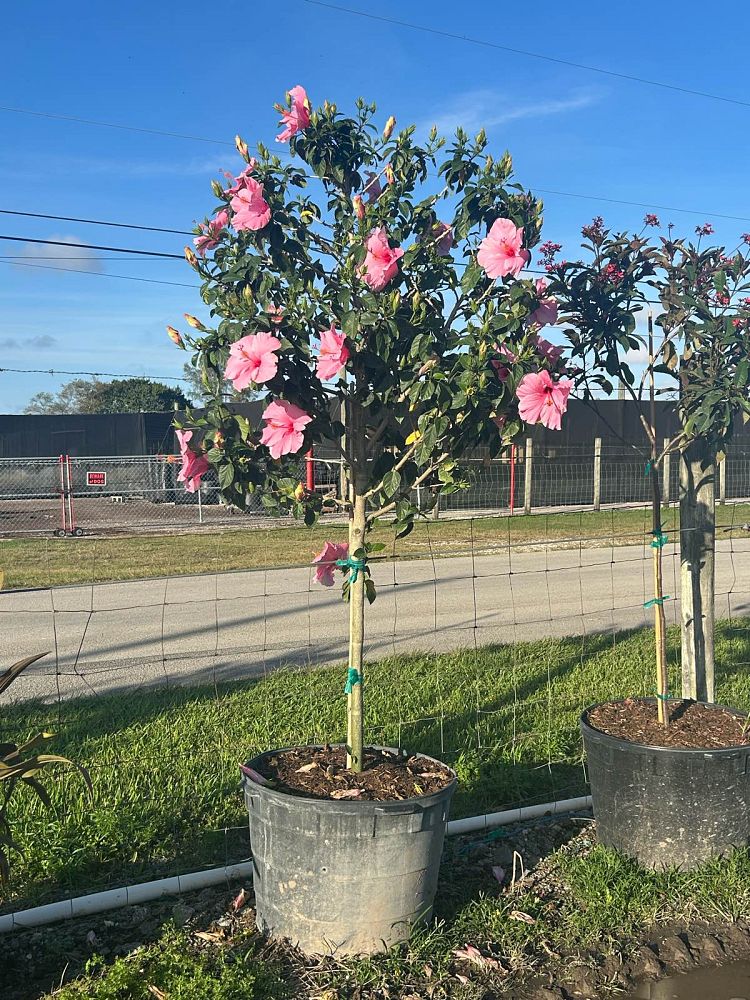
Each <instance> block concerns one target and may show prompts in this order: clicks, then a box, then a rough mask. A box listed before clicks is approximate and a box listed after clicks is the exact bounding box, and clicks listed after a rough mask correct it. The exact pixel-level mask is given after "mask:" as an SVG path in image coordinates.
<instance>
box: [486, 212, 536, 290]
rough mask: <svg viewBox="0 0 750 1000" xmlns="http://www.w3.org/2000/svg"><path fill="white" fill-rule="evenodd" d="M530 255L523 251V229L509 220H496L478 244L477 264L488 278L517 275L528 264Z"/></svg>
mask: <svg viewBox="0 0 750 1000" xmlns="http://www.w3.org/2000/svg"><path fill="white" fill-rule="evenodd" d="M530 258H531V254H530V253H529V251H528V250H524V249H523V229H522V228H521V227H520V226H516V225H515V224H514V223H513V222H511V220H510V219H496V220H495V222H493V223H492V228H491V229H490V231H489V233H487V236H486V237H485V238H484V239H483V240H482V242H481V243H480V244H479V252H478V253H477V262H478V263H479V264H480V265H481V266H482V267H483V268H484V270H485V272H486V273H487V276H488V277H490V278H504V277H505V275H506V274H512V275H513V276H515V275H517V274H518V272H519V271H520V270H521V269H522V268H523V267H524V266H525V265H526V264H528V262H529V260H530Z"/></svg>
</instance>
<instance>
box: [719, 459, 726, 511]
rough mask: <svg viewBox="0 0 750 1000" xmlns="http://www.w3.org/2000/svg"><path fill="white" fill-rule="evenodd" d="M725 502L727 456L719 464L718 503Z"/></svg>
mask: <svg viewBox="0 0 750 1000" xmlns="http://www.w3.org/2000/svg"><path fill="white" fill-rule="evenodd" d="M726 500H727V455H726V452H724V458H723V459H722V460H721V461H720V462H719V503H726Z"/></svg>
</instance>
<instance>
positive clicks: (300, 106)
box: [276, 86, 310, 142]
mask: <svg viewBox="0 0 750 1000" xmlns="http://www.w3.org/2000/svg"><path fill="white" fill-rule="evenodd" d="M276 109H277V111H279V112H281V121H280V122H279V125H283V126H284V129H283V131H282V132H279V134H278V135H277V136H276V142H286V141H287V139H291V138H292V136H293V135H296V134H297V133H298V132H302V131H303V130H304V129H306V128H307V126H308V125H309V124H310V102H309V100H308V99H307V94H306V93H305V88H304V87H300V86H296V87H292V89H291V90H290V91H289V108H288V109H286V108H282V106H281V105H280V104H277V105H276Z"/></svg>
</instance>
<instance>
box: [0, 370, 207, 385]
mask: <svg viewBox="0 0 750 1000" xmlns="http://www.w3.org/2000/svg"><path fill="white" fill-rule="evenodd" d="M0 372H12V373H13V374H16V375H91V376H92V377H93V378H100V377H101V378H146V379H150V380H152V381H158V380H163V381H168V382H189V381H190V379H188V378H184V377H182V376H180V375H122V374H120V375H118V374H115V373H114V372H66V371H58V370H57V369H53V368H0Z"/></svg>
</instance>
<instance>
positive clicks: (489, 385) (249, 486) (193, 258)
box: [170, 86, 571, 770]
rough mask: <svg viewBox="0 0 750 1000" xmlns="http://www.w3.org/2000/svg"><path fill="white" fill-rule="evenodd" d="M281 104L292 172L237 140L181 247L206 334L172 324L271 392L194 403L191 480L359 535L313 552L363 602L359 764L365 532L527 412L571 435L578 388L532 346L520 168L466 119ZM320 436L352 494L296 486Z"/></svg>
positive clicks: (209, 372)
mask: <svg viewBox="0 0 750 1000" xmlns="http://www.w3.org/2000/svg"><path fill="white" fill-rule="evenodd" d="M279 110H280V112H281V124H282V126H283V128H282V131H281V133H280V134H279V135H278V136H277V141H279V142H283V143H287V142H288V143H289V146H288V153H290V154H291V162H288V160H289V157H288V156H287V150H284V157H283V159H282V158H281V157H277V156H275V155H274V154H273V153H272V152H270V151H269V150H268V149H266V148H265V147H264V146H262V145H259V146H258V150H257V159H256V158H252V157H251V156H250V154H249V150H248V147H247V145H246V144H245V143H244V141H242V140H241V139H239V138H238V140H237V148H238V150H239V152H240V154H241V155H242V156H243V158H244V159H245V161H246V164H247V166H246V167H245V168H244V169H243V170H242V172H241V173H238V175H237V176H232V175H227V177H228V178H229V183H220V182H218V181H215V182H214V183H213V191H214V194H215V195H216V197H217V199H218V205H217V206H216V208H215V210H214V212H213V215H212V216H211V218H209V219H207V220H206V221H205V222H203V223H201V224H200V225H199V226H198V227H197V229H196V233H197V236H196V240H195V246H196V249H197V251H198V253H197V254H196V253H195V252H194V251H193V250H192V248H188V249H187V250H186V256H187V258H188V260H189V262H190V263H191V265H192V266H193V267H194V268H195V269H196V271H197V272H198V274H199V275H200V276H201V278H202V280H203V284H202V296H203V299H204V301H205V302H206V304H207V305H208V307H209V308H210V311H211V314H212V316H213V318H214V321H215V326H214V327H213V328H209V327H207V326H204V325H203V324H202V323H201V322H200V321H198V320H196V319H195V318H194V317H190V319H189V322H190V325H191V326H192V327H193V329H194V330H197V334H195V335H194V334H187V333H186V334H179V333H178V332H177V331H175V330H173V329H172V330H171V332H170V336H171V337H172V339H173V340H174V342H175V343H176V344H177V345H178V346H180V347H182V348H183V349H187V348H192V349H193V351H194V354H193V363H194V364H195V365H196V366H197V367H198V368H199V370H200V371H201V372H202V373H205V374H206V376H207V381H208V382H210V384H216V383H217V381H218V383H219V384H220V383H221V382H222V381H223V379H224V378H226V379H229V380H231V381H232V382H233V384H234V387H235V389H237V390H239V391H242V390H245V389H247V388H252V389H253V390H257V389H258V388H259V387H260V388H261V390H262V391H263V392H264V393H265V396H266V399H267V405H266V408H265V410H264V412H263V415H262V421H261V424H262V426H260V427H257V428H256V427H251V426H250V425H249V423H248V422H247V420H245V419H244V418H243V417H242V416H240V415H238V414H236V413H233V412H231V411H230V410H229V409H228V408H227V407H226V406H225V405H224V404H223V403H222V402H221V400H220V399H217V400H216V401H215V402H214V403H213V404H211V405H209V406H208V407H207V410H206V412H205V413H204V414H203V415H201V416H200V418H199V417H197V416H196V415H194V414H188V415H187V417H186V419H185V420H184V422H183V423H182V424H181V428H189V429H188V430H187V432H185V431H184V430H181V447H182V449H183V450H182V461H183V470H184V471H183V473H182V474H181V475H182V476H183V478H184V479H185V480H186V481H187V483H188V484H189V488H191V489H193V488H195V484H196V482H200V476H201V475H203V474H204V473H205V471H206V470H207V469H208V468H209V467H213V468H214V469H215V470H216V471H217V473H218V478H219V483H220V486H221V488H222V490H223V492H224V495H225V496H226V498H227V499H228V500H230V501H231V502H232V503H234V504H236V505H238V506H240V507H244V506H245V505H246V504H247V500H248V496H249V494H251V493H253V492H255V491H256V490H257V491H260V494H261V499H262V501H263V503H264V504H265V505H266V507H268V508H269V509H274V510H284V511H287V512H291V513H293V514H294V515H295V516H298V517H301V518H303V519H304V520H305V522H306V523H307V524H312V523H314V521H315V520H316V518H317V516H318V514H319V513H320V510H321V506H322V503H323V501H324V499H330V500H331V501H333V502H336V503H338V504H339V505H340V507H341V509H342V511H344V512H346V514H348V518H349V542H348V545H336V544H334V543H330V542H329V543H326V546H325V547H324V549H323V551H322V552H321V553H319V554H318V555H317V556H316V558H315V563H316V577H317V579H318V580H319V582H320V583H322V584H324V585H331V584H333V582H334V578H335V576H336V575H339V578H341V579H342V581H343V593H344V597H345V598H346V599H347V600H349V602H350V648H349V664H348V674H347V684H346V691H347V693H348V744H347V746H348V751H349V762H350V765H351V767H353V768H354V769H356V770H359V769H361V767H362V744H363V726H362V691H363V664H362V645H363V635H364V608H365V600H369V601H370V602H371V601H372V600H373V599H374V597H375V587H374V582H373V580H372V578H371V574H370V563H369V560H370V559H371V557H372V556H373V554H374V552H375V551H376V549H377V548H379V547H380V548H382V546H376V545H374V544H372V543H370V542H369V541H368V531H369V529H370V528H371V526H372V525H373V523H374V522H375V521H376V520H378V519H382V518H387V519H390V520H391V521H392V523H393V525H394V528H395V531H396V532H397V533H398V534H399V535H404V534H406V533H408V532H409V531H410V530H411V529H412V527H413V524H414V520H415V518H416V517H418V516H420V515H423V514H424V513H426V512H427V511H428V510H429V509H431V508H432V507H433V506H434V504H435V503H436V502H437V499H438V497H439V495H440V494H441V493H447V492H451V491H454V490H457V489H461V488H462V487H465V486H467V485H468V484H469V479H468V476H467V475H466V474H465V473H463V472H462V471H461V469H460V460H461V458H462V456H463V455H465V454H466V453H467V452H472V453H474V454H476V451H477V449H478V448H481V449H484V450H485V452H486V454H488V455H489V456H490V457H496V456H497V455H498V454H499V453H500V452H501V451H502V450H503V449H504V448H505V447H507V445H508V444H509V442H510V441H511V440H512V439H513V437H514V436H516V435H517V434H519V433H520V432H521V430H522V428H523V421H524V420H525V421H529V422H541V423H543V424H545V425H546V426H547V427H550V428H559V426H560V419H561V416H562V414H563V413H564V412H565V408H566V405H567V398H568V393H569V392H570V387H571V384H570V382H569V381H568V380H567V379H566V378H565V377H564V366H563V365H562V360H561V357H560V351H559V349H557V348H555V347H554V345H553V344H551V343H549V342H548V341H544V340H542V339H541V338H540V337H539V329H540V327H541V326H543V325H544V324H547V323H552V322H554V319H555V303H554V300H553V299H552V298H551V296H550V295H549V294H548V292H547V289H546V286H545V285H544V283H541V284H540V283H539V282H534V281H533V280H531V279H528V278H524V277H523V276H522V275H521V271H522V270H523V268H524V267H525V265H526V264H527V263H528V261H529V255H530V248H531V247H532V246H533V245H534V244H535V243H536V242H537V240H538V238H539V231H540V228H541V204H540V203H539V202H538V201H537V200H536V199H535V198H533V197H532V195H531V194H529V193H527V192H524V191H523V189H522V188H521V187H520V186H518V185H516V184H510V177H511V161H510V158H509V156H507V154H506V155H505V156H504V157H503V158H502V159H500V160H499V161H495V160H493V158H492V157H491V156H490V155H488V154H487V152H486V137H485V135H484V132H480V133H479V135H477V136H476V137H475V138H474V139H470V138H469V137H468V136H467V135H466V134H465V133H464V132H463V131H462V130H458V132H457V133H456V137H455V139H454V140H453V142H452V143H451V144H450V145H449V146H448V147H447V150H446V145H447V144H446V142H445V140H443V139H441V138H438V136H437V133H436V130H434V129H433V131H432V133H431V134H430V136H429V138H428V139H427V140H426V141H425V142H424V143H423V144H420V143H418V142H417V140H416V137H415V128H414V127H410V128H407V129H404V130H403V131H400V132H395V131H394V130H395V120H394V119H393V118H390V119H388V121H387V122H386V125H385V128H384V129H383V130H382V132H381V131H379V130H378V129H377V128H376V127H375V125H374V114H375V107H374V105H368V104H365V103H364V102H363V101H359V102H357V106H356V114H355V115H354V116H353V117H346V116H344V115H342V114H341V113H339V111H338V110H337V108H336V106H335V105H333V104H330V103H328V102H326V103H325V104H324V105H323V106H322V107H320V108H318V109H317V110H313V108H312V106H311V104H310V101H309V100H308V97H307V94H306V93H305V91H304V89H303V88H302V87H299V86H297V87H294V88H292V90H291V91H290V92H289V95H288V101H287V106H286V107H279ZM441 150H443V151H444V152H442V153H441ZM208 376H210V377H208ZM191 432H192V434H191ZM318 442H326V443H327V444H328V445H329V446H330V445H331V444H333V446H334V447H338V448H339V451H340V454H341V458H342V461H343V463H344V466H345V470H346V474H347V480H348V495H347V496H346V497H343V498H335V497H330V498H323V497H322V496H320V495H319V494H317V493H310V492H308V491H307V490H306V488H305V486H304V485H303V484H302V483H300V482H299V456H301V455H303V454H304V453H305V452H306V451H307V450H308V449H309V448H310V447H312V446H313V445H315V444H317V443H318ZM420 486H421V487H423V488H422V489H419V490H418V489H417V487H420Z"/></svg>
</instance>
